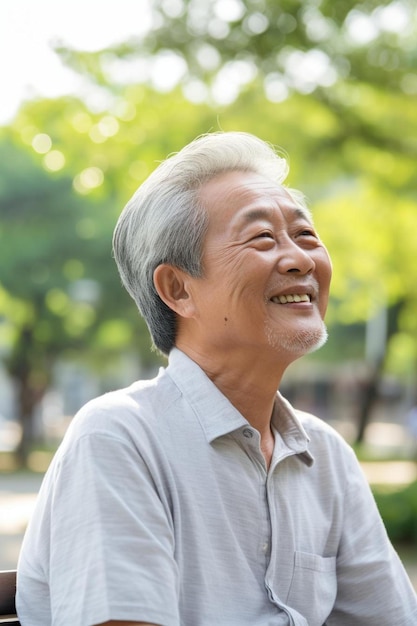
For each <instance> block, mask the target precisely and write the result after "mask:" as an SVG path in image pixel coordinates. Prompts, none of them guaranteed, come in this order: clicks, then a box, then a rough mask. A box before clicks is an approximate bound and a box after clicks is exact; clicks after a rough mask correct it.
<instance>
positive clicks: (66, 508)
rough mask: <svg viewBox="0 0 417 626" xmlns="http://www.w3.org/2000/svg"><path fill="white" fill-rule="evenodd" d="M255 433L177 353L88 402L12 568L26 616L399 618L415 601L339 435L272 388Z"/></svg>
mask: <svg viewBox="0 0 417 626" xmlns="http://www.w3.org/2000/svg"><path fill="white" fill-rule="evenodd" d="M272 425H273V429H274V434H275V448H274V452H273V458H272V461H271V464H270V467H269V469H268V470H267V468H266V465H265V461H264V457H263V455H262V452H261V449H260V437H259V433H258V432H257V431H256V430H255V429H254V428H252V427H251V426H250V424H249V423H248V422H247V421H246V420H245V419H244V417H243V416H242V415H241V414H240V413H239V412H238V411H237V410H236V409H235V408H234V407H233V406H232V405H231V403H230V402H229V401H228V400H227V398H226V397H225V396H223V395H222V393H221V392H220V391H219V390H218V389H217V387H216V386H215V385H214V384H213V383H212V382H211V381H210V380H209V378H208V377H207V376H206V375H205V374H204V372H203V371H202V370H201V369H200V368H199V367H198V366H197V365H196V364H195V363H194V362H193V361H192V360H191V359H189V358H188V357H187V356H186V355H185V354H183V353H182V352H180V351H179V350H176V349H175V350H173V351H172V353H171V355H170V362H169V366H168V367H167V369H162V370H161V372H160V373H159V375H158V377H157V378H156V379H154V380H152V381H148V382H139V383H135V384H134V385H132V386H131V387H129V388H128V389H125V390H121V391H117V392H112V393H109V394H106V395H105V396H102V397H101V398H98V399H96V400H93V401H92V402H90V403H89V404H88V405H86V406H85V407H84V408H83V409H82V410H81V411H80V413H79V414H78V416H77V417H76V418H75V419H74V420H73V423H72V424H71V426H70V428H69V431H68V433H67V435H66V436H65V438H64V441H63V443H62V445H61V447H60V449H59V451H58V453H57V454H56V456H55V459H54V461H53V463H52V464H51V467H50V469H49V470H48V472H47V475H46V477H45V480H44V483H43V486H42V488H41V491H40V494H39V498H38V502H37V505H36V509H35V512H34V515H33V517H32V520H31V522H30V524H29V527H28V530H27V533H26V536H25V539H24V543H23V547H22V552H21V557H20V561H19V567H18V593H17V607H18V612H19V616H20V619H21V623H22V626H49V625H53V626H91V625H92V624H98V623H101V622H105V621H107V620H110V619H118V620H137V621H145V622H150V623H155V624H160V625H162V626H245V625H246V626H290V625H292V626H307V625H308V626H322V625H323V624H326V625H327V626H335V625H338V626H350V625H352V626H353V625H354V626H361V625H365V624H366V625H367V626H369V625H371V626H372V625H375V626H376V625H378V626H393V624H395V625H396V626H405V625H410V626H411V624H415V623H417V600H416V594H415V593H414V591H413V589H412V587H411V584H410V582H409V580H408V578H407V576H406V574H405V572H404V569H403V567H402V565H401V563H400V561H399V559H398V557H397V555H396V554H395V552H394V550H393V549H392V547H391V545H390V543H389V541H388V539H387V536H386V532H385V529H384V526H383V524H382V521H381V519H380V516H379V514H378V512H377V509H376V506H375V503H374V500H373V498H372V495H371V492H370V489H369V487H368V485H367V483H366V480H365V478H364V476H363V474H362V472H361V469H360V467H359V465H358V463H357V461H356V458H355V456H354V454H353V453H352V451H351V449H350V448H349V447H348V446H347V444H346V443H345V442H344V441H343V439H342V438H341V437H340V436H339V435H337V434H336V433H335V432H334V431H333V430H332V429H331V428H330V427H328V426H327V425H325V424H324V423H323V422H322V421H320V420H318V419H317V418H315V417H313V416H310V415H307V414H303V413H300V412H297V411H294V410H293V409H292V407H291V406H290V405H289V404H288V403H287V402H286V401H285V400H284V399H283V398H282V397H281V396H280V395H279V394H278V395H277V399H276V405H275V410H274V414H273V418H272Z"/></svg>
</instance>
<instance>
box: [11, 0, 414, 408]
mask: <svg viewBox="0 0 417 626" xmlns="http://www.w3.org/2000/svg"><path fill="white" fill-rule="evenodd" d="M151 7H152V11H153V28H152V29H151V31H150V32H149V34H148V35H147V36H145V37H144V38H142V39H138V40H131V41H127V42H124V43H123V44H120V45H118V46H115V47H113V48H111V49H108V50H102V51H98V52H95V53H86V52H82V51H81V52H80V51H75V50H71V49H68V48H63V47H61V48H60V49H59V50H58V52H59V54H60V55H61V58H62V59H63V60H64V62H65V63H67V64H68V65H70V66H71V67H73V68H74V69H75V70H76V71H78V72H81V73H83V74H85V76H86V77H87V78H88V79H89V85H90V86H89V89H88V91H87V93H86V94H85V99H84V101H81V100H80V99H78V98H62V99H57V100H51V101H48V100H39V101H33V102H29V103H27V104H26V105H25V106H24V107H22V109H21V111H20V112H19V114H18V115H17V116H16V119H15V120H14V122H13V124H12V125H11V128H10V129H9V130H7V132H5V133H3V136H2V138H1V142H0V151H1V152H2V154H1V156H2V162H3V164H4V168H3V174H2V176H1V177H0V207H1V222H0V224H1V241H0V243H1V246H2V254H3V257H4V259H5V263H4V264H3V265H2V268H1V275H0V281H1V285H2V291H1V292H0V309H1V311H2V314H3V317H4V319H5V320H6V322H7V323H6V324H3V335H2V336H3V337H4V336H5V332H4V328H7V329H8V330H9V331H10V332H9V334H8V338H9V339H8V341H9V348H10V351H9V361H8V362H9V368H10V371H11V372H12V373H13V372H16V371H17V363H19V359H21V362H20V367H22V363H23V362H24V360H25V359H26V365H25V367H27V368H28V371H30V372H31V374H30V376H29V379H30V380H31V381H32V382H31V384H32V383H33V380H35V379H36V380H41V379H42V380H43V382H42V385H45V384H47V380H48V376H49V375H50V372H51V366H52V365H51V364H52V363H53V362H54V359H55V358H56V355H57V354H62V351H72V354H74V353H76V352H80V351H83V352H84V354H90V355H92V356H93V357H94V355H95V359H96V362H97V363H102V362H104V360H105V359H104V358H103V355H106V354H107V355H108V356H111V357H112V358H114V355H115V354H116V353H117V352H119V353H120V352H121V351H122V350H125V349H128V348H130V347H132V345H133V346H134V349H136V348H138V349H139V350H140V351H141V354H142V358H144V359H151V360H152V358H154V357H152V356H149V355H150V352H149V341H148V340H147V339H145V336H146V333H145V331H144V327H143V324H141V323H140V322H139V318H138V316H137V313H136V311H135V309H134V306H133V304H132V303H131V302H130V300H129V299H128V298H127V296H125V295H124V292H123V290H122V289H121V287H120V283H119V280H118V277H117V274H116V270H115V267H114V263H113V261H112V259H111V256H110V240H111V232H112V229H113V226H114V223H115V221H116V219H117V216H118V214H119V212H120V210H121V208H122V206H123V204H124V202H125V201H126V200H127V199H128V197H129V196H130V195H131V194H132V193H133V191H134V190H135V189H136V187H137V186H138V184H140V182H141V181H142V180H143V179H144V178H145V177H146V176H147V174H148V173H149V172H150V171H151V170H152V169H153V168H154V167H155V165H156V163H157V162H158V161H160V160H161V159H163V158H165V157H166V155H167V154H169V153H171V152H173V151H176V150H178V149H180V148H181V147H182V146H183V145H184V144H185V143H187V142H188V141H190V140H191V139H193V138H194V137H195V136H197V135H199V134H201V133H204V132H210V131H213V130H218V129H223V130H244V131H248V132H253V133H255V134H257V135H258V136H260V137H261V138H263V139H265V140H267V141H270V142H271V143H273V144H275V145H277V146H279V147H281V149H283V150H284V151H285V152H287V153H288V155H289V160H290V165H291V172H290V179H289V181H288V182H289V184H290V185H291V186H294V187H300V188H301V189H302V190H303V191H304V192H305V193H306V195H307V197H308V200H309V202H310V204H311V207H312V209H313V213H314V216H315V220H316V223H317V226H318V229H319V232H320V233H321V235H322V237H323V239H324V240H325V242H326V244H327V245H328V248H329V250H330V252H331V255H332V258H333V262H334V267H335V272H334V281H333V298H332V303H331V308H330V314H329V321H330V323H331V324H335V323H337V324H344V325H348V326H349V325H352V324H357V323H358V322H359V323H364V322H365V321H366V320H368V319H369V318H370V317H372V316H373V315H378V312H379V311H381V310H385V309H386V308H388V309H389V315H388V325H387V332H388V338H389V345H388V347H389V350H388V352H387V355H388V358H387V360H386V362H385V365H386V366H388V367H389V368H391V370H392V371H395V372H397V373H404V372H407V371H410V370H412V369H413V368H414V371H415V363H416V361H417V327H416V317H415V308H416V305H417V302H416V300H417V290H416V289H415V288H414V284H415V283H416V281H417V275H416V273H417V269H416V268H417V266H416V264H415V262H414V257H415V251H416V247H415V238H414V232H415V231H416V228H417V211H416V201H417V198H416V196H417V193H416V187H415V162H416V157H417V154H416V153H417V128H416V125H415V104H416V94H417V78H416V63H417V54H416V43H415V42H416V41H417V39H416V30H417V28H416V15H415V11H414V10H413V3H412V2H411V1H408V0H395V1H394V2H388V1H385V2H377V1H373V0H368V1H367V0H363V1H362V2H343V1H339V2H334V1H333V0H322V1H321V2H320V1H316V0H305V1H301V0H284V1H282V2H279V3H277V2H275V1H274V0H219V1H216V2H210V3H207V2H204V1H203V0H153V2H152V3H151ZM161 68H162V72H161ZM161 76H162V78H163V79H164V81H162V80H161ZM98 102H99V104H97V103H98ZM17 276H18V277H19V278H18V279H17ZM77 285H78V287H79V288H81V292H80V291H79V293H82V286H83V285H84V287H85V286H88V285H90V287H92V288H93V289H94V287H93V285H95V288H96V294H97V298H96V300H95V301H94V302H93V303H92V302H91V301H90V302H88V301H87V300H88V298H87V300H85V299H84V300H83V298H82V297H81V298H78V300H77V297H74V293H76V288H75V287H76V286H77ZM74 289H75V292H74ZM87 292H88V290H87ZM90 295H91V294H90ZM124 298H125V300H123V299H124ZM28 327H30V328H31V333H32V334H31V335H30V337H29V338H30V341H28V334H27V328H28ZM25 333H26V334H25ZM6 334H7V333H6ZM381 341H383V338H382V339H381ZM349 347H350V348H351V346H349ZM23 354H25V357H24V358H23V356H22V355H23ZM327 354H329V352H328V353H327ZM338 356H339V358H340V353H338ZM356 356H362V354H361V353H360V352H357V353H356ZM35 372H36V375H35ZM36 384H38V387H36V385H34V383H33V385H34V386H33V388H32V391H31V393H32V394H34V396H36V394H37V393H38V391H39V390H41V391H42V389H43V387H42V385H41V384H40V383H36ZM37 389H38V391H37ZM38 395H39V393H38ZM32 408H33V407H32Z"/></svg>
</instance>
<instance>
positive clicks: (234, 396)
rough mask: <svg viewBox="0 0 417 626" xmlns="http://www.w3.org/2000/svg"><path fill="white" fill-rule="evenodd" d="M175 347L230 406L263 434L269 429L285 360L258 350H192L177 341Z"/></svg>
mask: <svg viewBox="0 0 417 626" xmlns="http://www.w3.org/2000/svg"><path fill="white" fill-rule="evenodd" d="M177 347H178V348H179V349H180V350H182V351H183V352H184V353H185V354H187V355H188V356H189V357H190V358H191V359H192V360H193V361H195V362H196V363H197V364H198V365H199V366H200V367H201V369H202V370H203V371H204V372H205V373H206V375H207V376H208V377H209V378H210V380H211V381H212V382H213V383H214V384H215V385H216V387H217V388H218V389H219V390H220V391H221V392H222V393H223V395H224V396H226V398H227V399H228V400H229V401H230V402H231V404H233V406H234V407H235V408H236V409H237V410H238V411H239V412H240V413H241V414H242V415H243V417H245V419H247V421H248V422H249V423H250V424H251V425H252V426H253V427H254V428H256V429H257V430H258V431H259V432H260V433H261V437H262V436H264V435H265V436H268V434H269V433H270V423H271V415H272V411H273V407H274V402H275V397H276V393H277V390H278V388H279V385H280V383H281V378H282V376H283V374H284V372H285V370H286V368H287V365H288V364H289V363H288V362H283V360H280V359H279V358H277V356H276V355H273V356H272V358H271V356H270V357H269V359H268V355H265V354H262V355H260V354H259V351H257V352H255V353H253V354H249V353H248V352H247V351H246V352H244V353H243V354H242V353H240V352H235V353H232V352H230V351H226V350H222V351H220V350H219V351H218V352H217V353H213V350H212V349H211V350H210V349H203V350H195V349H194V348H191V347H190V346H189V345H186V344H184V343H182V342H177Z"/></svg>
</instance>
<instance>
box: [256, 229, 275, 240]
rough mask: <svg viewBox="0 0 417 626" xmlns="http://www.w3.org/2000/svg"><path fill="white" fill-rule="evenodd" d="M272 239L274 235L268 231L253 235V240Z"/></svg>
mask: <svg viewBox="0 0 417 626" xmlns="http://www.w3.org/2000/svg"><path fill="white" fill-rule="evenodd" d="M268 238H269V239H273V238H274V235H273V234H272V233H271V231H269V230H264V231H262V232H261V233H258V234H257V235H255V237H254V239H268Z"/></svg>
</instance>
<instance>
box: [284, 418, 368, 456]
mask: <svg viewBox="0 0 417 626" xmlns="http://www.w3.org/2000/svg"><path fill="white" fill-rule="evenodd" d="M294 412H295V415H296V416H297V419H298V420H299V422H300V424H301V426H302V427H303V429H304V431H305V432H306V434H307V437H308V438H309V440H310V443H309V449H310V451H311V453H312V454H313V456H315V457H317V456H318V455H319V456H323V455H324V456H331V457H333V458H335V459H337V458H338V459H340V460H342V459H346V460H348V461H349V462H353V463H354V464H356V463H357V460H356V455H355V453H354V451H353V449H352V447H351V446H350V444H349V443H348V442H347V441H346V439H344V437H342V435H341V434H340V433H339V432H337V430H335V428H334V427H333V426H331V425H330V424H328V423H327V422H325V421H324V420H322V419H321V418H319V417H316V416H315V415H312V414H311V413H306V412H304V411H300V410H297V409H295V410H294Z"/></svg>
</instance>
